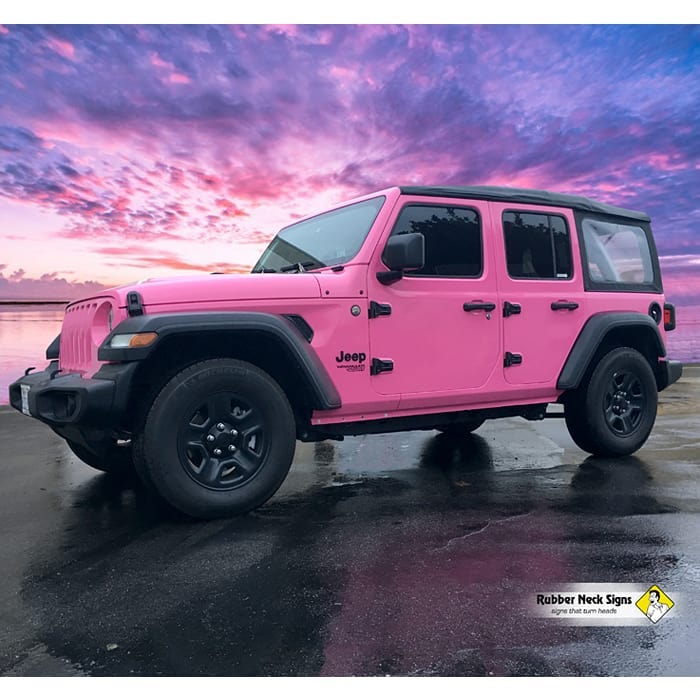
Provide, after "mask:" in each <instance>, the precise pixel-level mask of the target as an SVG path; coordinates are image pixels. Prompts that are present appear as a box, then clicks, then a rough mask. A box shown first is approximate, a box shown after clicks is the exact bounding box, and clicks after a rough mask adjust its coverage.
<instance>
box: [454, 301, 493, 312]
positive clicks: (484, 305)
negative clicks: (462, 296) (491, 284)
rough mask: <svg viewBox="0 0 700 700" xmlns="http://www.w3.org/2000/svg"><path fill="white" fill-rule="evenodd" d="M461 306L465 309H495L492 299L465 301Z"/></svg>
mask: <svg viewBox="0 0 700 700" xmlns="http://www.w3.org/2000/svg"><path fill="white" fill-rule="evenodd" d="M462 308H463V309H464V310H465V311H494V310H495V309H496V304H494V303H493V302H492V301H481V300H474V301H465V302H464V304H462Z"/></svg>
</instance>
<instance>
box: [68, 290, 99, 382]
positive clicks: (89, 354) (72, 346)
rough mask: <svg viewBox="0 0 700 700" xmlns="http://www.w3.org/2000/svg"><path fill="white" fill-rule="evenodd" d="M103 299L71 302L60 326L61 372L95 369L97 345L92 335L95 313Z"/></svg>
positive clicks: (84, 371)
mask: <svg viewBox="0 0 700 700" xmlns="http://www.w3.org/2000/svg"><path fill="white" fill-rule="evenodd" d="M104 301H105V300H104V299H97V300H94V299H91V300H90V301H81V302H77V303H75V304H71V305H70V306H69V307H68V308H67V309H66V315H65V317H64V319H63V327H62V328H61V347H60V356H59V365H60V368H61V371H62V372H80V373H82V374H85V373H88V372H89V371H90V370H93V371H96V370H97V365H98V362H97V345H95V343H94V341H93V336H92V328H93V321H94V317H95V313H96V312H97V309H98V308H99V306H100V305H101V304H102V303H103V302H104Z"/></svg>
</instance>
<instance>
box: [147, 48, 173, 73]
mask: <svg viewBox="0 0 700 700" xmlns="http://www.w3.org/2000/svg"><path fill="white" fill-rule="evenodd" d="M151 65H152V66H155V67H156V68H167V69H168V70H171V71H174V70H175V66H174V65H173V64H172V63H170V61H164V60H163V59H162V58H161V57H160V56H159V55H158V54H157V53H156V52H153V53H151Z"/></svg>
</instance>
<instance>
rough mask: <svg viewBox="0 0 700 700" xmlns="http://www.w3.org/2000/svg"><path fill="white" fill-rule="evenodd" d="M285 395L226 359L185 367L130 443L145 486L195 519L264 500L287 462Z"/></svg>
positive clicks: (290, 447) (290, 453)
mask: <svg viewBox="0 0 700 700" xmlns="http://www.w3.org/2000/svg"><path fill="white" fill-rule="evenodd" d="M295 446H296V428H295V422H294V414H293V412H292V408H291V406H290V405H289V401H288V400H287V397H286V395H285V394H284V392H283V391H282V389H281V388H280V386H279V385H278V384H277V382H275V380H274V379H273V378H272V377H270V376H269V375H268V374H267V373H266V372H264V371H262V370H261V369H259V368H258V367H255V366H254V365H252V364H249V363H247V362H243V361H241V360H234V359H228V358H219V359H211V360H206V361H203V362H198V363H196V364H193V365H190V366H189V367H187V368H185V369H183V370H182V371H180V372H179V373H178V374H176V375H175V376H174V377H172V378H171V379H170V380H169V381H168V382H167V383H166V384H165V385H164V386H163V388H162V389H161V391H160V393H158V395H157V396H156V398H155V400H154V401H153V403H152V404H151V406H150V408H149V409H148V412H147V414H146V419H145V422H144V425H143V429H142V430H141V431H139V433H138V435H137V436H136V437H135V439H134V462H135V466H136V468H137V472H138V473H139V475H140V476H141V477H142V480H143V481H144V482H145V484H146V485H147V486H149V487H151V488H154V489H155V490H156V491H157V492H158V493H159V494H160V495H161V496H162V498H164V499H165V500H166V501H167V502H168V503H169V504H170V505H171V506H173V507H174V508H176V509H177V510H179V511H182V512H184V513H186V514H188V515H191V516H193V517H195V518H205V519H213V518H221V517H228V516H233V515H240V514H243V513H247V512H248V511H251V510H253V509H254V508H257V507H258V506H260V505H262V504H263V503H264V502H265V501H267V500H268V499H269V498H270V497H271V496H272V495H273V494H274V493H275V492H276V491H277V489H278V488H279V487H280V486H281V484H282V482H283V481H284V479H285V477H286V476H287V473H288V471H289V468H290V466H291V463H292V459H293V458H294V449H295Z"/></svg>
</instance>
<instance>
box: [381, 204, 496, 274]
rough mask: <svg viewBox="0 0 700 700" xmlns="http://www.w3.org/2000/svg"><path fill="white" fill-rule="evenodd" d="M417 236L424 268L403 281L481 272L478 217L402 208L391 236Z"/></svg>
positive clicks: (462, 210)
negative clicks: (422, 244)
mask: <svg viewBox="0 0 700 700" xmlns="http://www.w3.org/2000/svg"><path fill="white" fill-rule="evenodd" d="M402 233H421V234H423V237H424V238H425V265H424V266H423V267H422V268H421V269H420V270H411V271H410V272H409V271H406V273H405V276H406V277H480V276H481V273H482V270H483V256H482V244H481V221H480V219H479V213H478V212H477V211H475V210H474V209H468V208H466V207H447V206H429V205H428V206H425V205H422V204H415V205H410V206H407V207H404V209H403V210H402V211H401V214H400V215H399V218H398V219H397V221H396V224H395V225H394V228H393V230H392V232H391V235H392V236H400V235H401V234H402Z"/></svg>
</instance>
